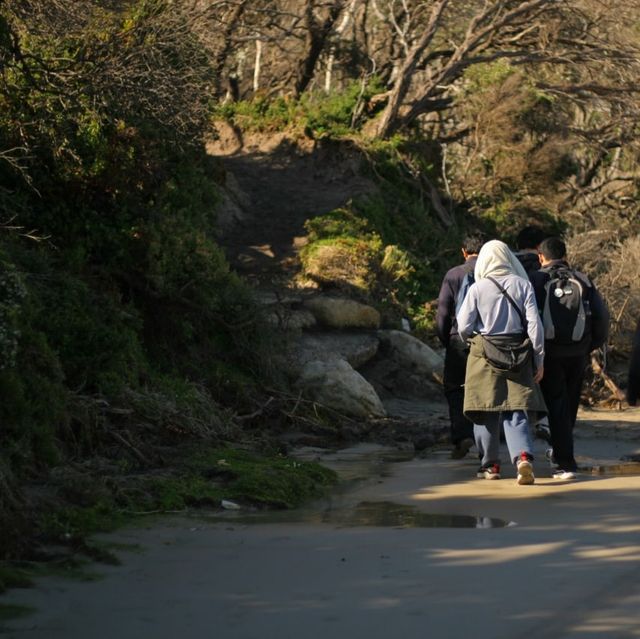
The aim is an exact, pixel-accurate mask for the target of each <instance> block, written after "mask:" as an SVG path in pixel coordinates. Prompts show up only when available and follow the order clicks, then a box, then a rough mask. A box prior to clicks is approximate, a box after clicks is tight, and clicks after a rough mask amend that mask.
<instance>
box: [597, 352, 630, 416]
mask: <svg viewBox="0 0 640 639" xmlns="http://www.w3.org/2000/svg"><path fill="white" fill-rule="evenodd" d="M591 368H592V369H593V372H594V373H595V374H596V375H599V376H600V377H601V378H602V381H603V382H604V385H605V386H606V387H607V388H608V389H609V390H610V391H611V392H612V393H613V397H614V399H615V400H616V401H617V402H618V410H622V402H623V401H624V393H623V392H622V391H621V390H620V388H618V385H617V384H616V383H615V382H614V381H613V380H612V379H611V377H609V375H607V373H606V372H605V370H604V368H602V366H601V365H600V362H599V361H598V359H597V358H596V356H595V355H592V356H591Z"/></svg>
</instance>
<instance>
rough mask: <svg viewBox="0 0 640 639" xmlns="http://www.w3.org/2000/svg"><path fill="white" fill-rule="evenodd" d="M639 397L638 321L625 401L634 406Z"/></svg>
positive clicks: (639, 328)
mask: <svg viewBox="0 0 640 639" xmlns="http://www.w3.org/2000/svg"><path fill="white" fill-rule="evenodd" d="M639 397H640V320H638V325H637V326H636V332H635V333H634V335H633V350H632V351H631V361H630V362H629V380H628V383H627V401H628V402H629V406H635V405H636V404H637V402H638V398H639Z"/></svg>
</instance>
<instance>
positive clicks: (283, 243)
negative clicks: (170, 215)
mask: <svg viewBox="0 0 640 639" xmlns="http://www.w3.org/2000/svg"><path fill="white" fill-rule="evenodd" d="M207 150H208V152H209V153H210V154H211V155H213V156H215V157H218V158H221V159H222V161H223V164H224V167H225V169H226V171H227V172H228V173H231V174H232V176H233V178H234V179H235V181H236V182H237V185H238V187H239V189H240V191H241V194H242V196H243V197H242V200H243V204H242V208H243V212H244V213H245V215H246V217H245V219H244V221H243V222H242V223H240V224H236V225H235V226H234V227H232V228H231V229H227V230H226V232H224V233H223V234H222V235H221V237H220V240H219V242H220V244H221V246H222V247H223V248H224V249H225V251H226V253H227V256H228V258H229V261H230V263H231V264H232V266H233V267H234V268H235V269H237V270H238V271H239V272H240V273H241V274H243V275H244V276H245V277H247V278H248V279H250V280H251V279H257V280H259V281H260V282H264V281H269V280H271V279H280V278H281V277H282V276H285V277H290V276H291V274H292V273H295V272H296V270H297V260H296V255H297V252H298V250H299V249H300V248H301V247H302V246H303V245H304V243H305V239H304V237H305V235H306V232H305V229H304V223H305V221H306V220H307V219H309V218H311V217H314V216H317V215H321V214H323V213H327V212H329V211H331V210H333V209H335V208H338V207H340V206H344V205H345V204H346V203H347V202H348V201H349V200H350V199H352V198H354V197H357V196H358V195H362V194H365V193H370V192H372V191H373V190H374V188H375V187H374V185H373V183H372V182H371V181H369V180H367V179H366V178H364V177H362V176H361V175H360V164H361V161H362V156H361V155H360V153H359V152H358V151H357V150H356V149H355V148H352V147H349V146H348V145H345V144H337V143H329V142H327V143H323V142H316V141H314V140H310V139H309V138H298V139H295V140H293V139H289V138H288V137H287V136H286V135H285V134H282V133H278V134H269V133H253V134H245V135H244V137H240V134H239V133H236V132H234V131H233V130H232V129H231V128H230V127H229V126H228V125H220V139H218V140H216V141H211V142H209V143H208V145H207Z"/></svg>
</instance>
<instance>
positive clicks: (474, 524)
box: [199, 501, 517, 528]
mask: <svg viewBox="0 0 640 639" xmlns="http://www.w3.org/2000/svg"><path fill="white" fill-rule="evenodd" d="M199 518H201V517H199ZM206 520H207V521H210V522H211V521H213V522H217V523H223V522H224V523H227V524H244V525H252V524H254V525H255V524H273V523H279V524H284V523H288V524H291V523H299V524H325V525H326V524H328V525H332V526H335V527H336V528H356V527H360V526H364V527H369V526H371V527H378V528H506V527H511V526H516V525H517V524H516V523H515V522H513V521H505V520H502V519H496V518H495V517H481V516H476V515H449V514H442V513H425V512H422V511H421V510H419V509H418V508H417V507H416V506H410V505H406V504H396V503H393V502H389V501H363V502H360V503H358V504H353V505H342V506H338V507H328V508H325V509H323V510H311V509H309V510H307V509H304V510H303V509H300V510H294V511H276V512H273V511H271V512H264V511H262V512H259V511H256V512H252V513H247V512H244V513H226V514H224V515H209V516H206Z"/></svg>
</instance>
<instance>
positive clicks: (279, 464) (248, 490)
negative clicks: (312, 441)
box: [193, 448, 337, 508]
mask: <svg viewBox="0 0 640 639" xmlns="http://www.w3.org/2000/svg"><path fill="white" fill-rule="evenodd" d="M193 468H194V469H197V470H199V472H200V473H204V474H210V473H212V472H213V473H214V474H216V473H218V474H220V473H221V474H223V476H226V477H227V481H226V482H225V483H226V485H225V486H224V488H223V490H222V493H223V494H224V496H225V498H227V499H232V500H238V501H241V502H249V503H253V504H261V505H269V506H276V507H280V508H294V507H296V506H299V505H300V504H302V503H303V502H304V501H306V500H308V499H310V498H313V497H317V496H319V495H322V494H323V493H324V492H325V491H326V490H327V488H328V487H329V486H331V485H333V484H335V483H336V481H337V476H336V474H335V473H334V472H333V471H332V470H329V469H328V468H325V467H323V466H320V465H319V464H315V463H311V462H301V461H296V460H293V459H290V458H288V457H284V456H282V455H276V456H259V455H256V454H253V453H250V452H248V451H243V450H237V449H232V448H223V449H217V450H212V451H208V452H205V453H202V454H200V455H198V456H197V457H196V458H195V459H194V461H193Z"/></svg>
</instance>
